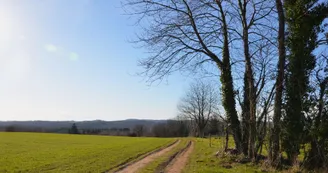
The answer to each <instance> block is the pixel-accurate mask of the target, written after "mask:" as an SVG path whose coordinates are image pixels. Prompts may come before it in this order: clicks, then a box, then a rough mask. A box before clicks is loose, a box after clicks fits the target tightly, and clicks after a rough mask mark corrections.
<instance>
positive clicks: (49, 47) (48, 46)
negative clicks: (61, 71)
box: [44, 44, 58, 52]
mask: <svg viewBox="0 0 328 173" xmlns="http://www.w3.org/2000/svg"><path fill="white" fill-rule="evenodd" d="M44 49H45V50H46V51H48V52H57V50H58V48H57V46H55V45H53V44H46V45H44Z"/></svg>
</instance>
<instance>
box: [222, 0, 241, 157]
mask: <svg viewBox="0 0 328 173" xmlns="http://www.w3.org/2000/svg"><path fill="white" fill-rule="evenodd" d="M216 3H217V5H218V7H219V9H220V10H219V11H220V14H221V16H222V24H223V37H224V40H223V51H222V64H221V65H220V64H218V66H219V68H220V69H221V76H220V80H221V84H222V89H221V90H222V105H223V107H224V109H225V112H226V116H227V120H228V123H229V125H228V127H229V128H230V129H231V131H232V134H233V138H234V142H235V147H236V149H237V150H238V152H242V151H243V150H242V138H241V129H240V121H239V119H238V115H237V111H236V101H235V93H234V88H233V79H232V74H231V63H230V52H229V36H228V25H227V22H226V18H225V12H224V10H223V8H222V4H221V2H220V1H219V0H216Z"/></svg>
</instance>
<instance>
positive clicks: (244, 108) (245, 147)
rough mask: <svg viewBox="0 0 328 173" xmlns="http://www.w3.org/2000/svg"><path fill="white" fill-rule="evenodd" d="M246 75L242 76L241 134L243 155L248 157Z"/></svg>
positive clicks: (247, 93) (247, 94)
mask: <svg viewBox="0 0 328 173" xmlns="http://www.w3.org/2000/svg"><path fill="white" fill-rule="evenodd" d="M246 74H247V73H246V72H245V74H244V100H243V105H242V132H243V135H242V136H243V153H244V155H245V156H247V155H248V140H249V111H250V110H249V89H248V81H247V75H246Z"/></svg>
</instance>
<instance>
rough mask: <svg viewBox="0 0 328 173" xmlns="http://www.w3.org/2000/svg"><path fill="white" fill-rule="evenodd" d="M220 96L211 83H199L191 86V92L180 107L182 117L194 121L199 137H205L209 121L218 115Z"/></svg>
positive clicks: (183, 99)
mask: <svg viewBox="0 0 328 173" xmlns="http://www.w3.org/2000/svg"><path fill="white" fill-rule="evenodd" d="M217 108H218V94H217V92H216V90H215V88H214V86H213V85H212V84H211V83H204V82H201V81H198V82H196V83H192V84H191V85H190V89H189V91H188V92H187V93H186V95H185V97H183V98H182V99H181V102H180V103H179V105H178V109H179V112H180V114H181V115H182V116H184V117H186V118H187V119H189V120H190V121H192V122H193V123H194V124H195V125H196V127H197V132H198V136H199V137H204V130H205V128H206V126H207V124H208V121H209V119H210V118H211V117H212V116H214V115H215V114H217V110H218V109H217Z"/></svg>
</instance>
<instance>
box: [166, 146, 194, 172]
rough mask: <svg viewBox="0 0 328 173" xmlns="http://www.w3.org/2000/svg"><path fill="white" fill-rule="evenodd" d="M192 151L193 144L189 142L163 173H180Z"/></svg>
mask: <svg viewBox="0 0 328 173" xmlns="http://www.w3.org/2000/svg"><path fill="white" fill-rule="evenodd" d="M193 149H194V143H193V142H191V143H190V145H189V147H188V148H186V149H185V150H184V151H183V152H182V153H180V154H179V155H178V156H177V157H176V158H175V159H173V160H172V162H171V163H170V164H169V165H168V166H167V167H166V169H165V173H181V172H182V170H183V168H184V167H185V166H186V164H187V162H188V158H189V156H190V154H191V152H192V151H193Z"/></svg>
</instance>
